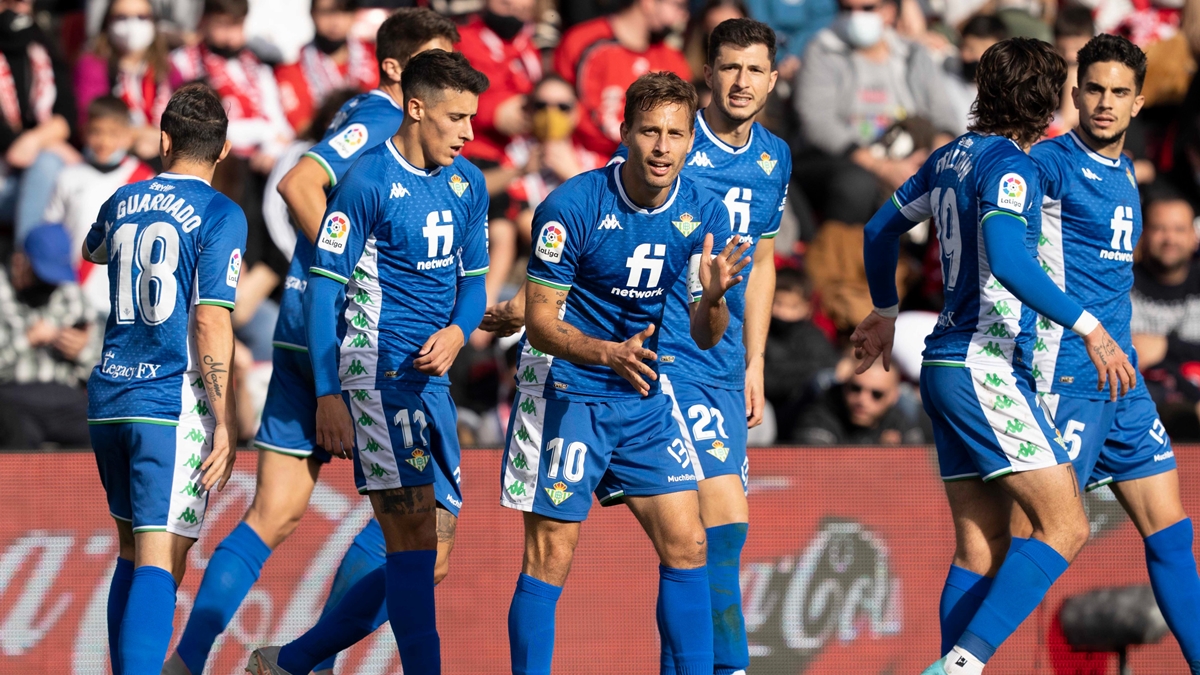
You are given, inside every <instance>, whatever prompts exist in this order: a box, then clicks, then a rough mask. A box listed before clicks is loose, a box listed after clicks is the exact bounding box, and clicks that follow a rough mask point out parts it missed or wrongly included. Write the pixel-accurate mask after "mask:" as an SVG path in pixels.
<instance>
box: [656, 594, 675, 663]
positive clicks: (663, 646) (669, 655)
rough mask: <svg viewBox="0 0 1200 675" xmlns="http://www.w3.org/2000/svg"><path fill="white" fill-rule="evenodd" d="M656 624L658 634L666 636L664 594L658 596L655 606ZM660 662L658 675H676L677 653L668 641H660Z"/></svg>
mask: <svg viewBox="0 0 1200 675" xmlns="http://www.w3.org/2000/svg"><path fill="white" fill-rule="evenodd" d="M654 622H655V623H656V624H657V625H658V634H659V635H666V634H667V631H666V629H665V628H663V599H662V593H659V594H658V602H656V603H655V604H654ZM658 661H659V666H658V675H676V673H675V653H674V652H672V651H671V643H669V642H667V641H666V640H662V639H660V640H659V656H658Z"/></svg>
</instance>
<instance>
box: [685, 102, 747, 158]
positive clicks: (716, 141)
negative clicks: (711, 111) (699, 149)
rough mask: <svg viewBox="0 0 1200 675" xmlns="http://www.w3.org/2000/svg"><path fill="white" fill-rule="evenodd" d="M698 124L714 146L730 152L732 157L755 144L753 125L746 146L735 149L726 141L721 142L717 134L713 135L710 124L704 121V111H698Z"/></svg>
mask: <svg viewBox="0 0 1200 675" xmlns="http://www.w3.org/2000/svg"><path fill="white" fill-rule="evenodd" d="M696 124H698V125H699V126H700V130H701V131H703V132H704V135H705V136H708V140H710V141H712V143H713V145H715V146H717V147H718V148H720V149H722V150H724V151H725V152H728V153H729V154H731V155H740V154H742V153H743V152H745V151H747V150H749V149H750V145H751V144H752V143H754V126H753V125H751V126H750V136H749V137H748V138H747V139H746V144H745V145H743V146H741V147H738V148H735V147H733V146H732V145H730V144H728V143H726V142H725V141H723V140H721V139H720V138H718V137H717V135H716V134H715V133H713V130H712V129H709V128H708V122H706V121H705V120H704V111H703V110H697V111H696Z"/></svg>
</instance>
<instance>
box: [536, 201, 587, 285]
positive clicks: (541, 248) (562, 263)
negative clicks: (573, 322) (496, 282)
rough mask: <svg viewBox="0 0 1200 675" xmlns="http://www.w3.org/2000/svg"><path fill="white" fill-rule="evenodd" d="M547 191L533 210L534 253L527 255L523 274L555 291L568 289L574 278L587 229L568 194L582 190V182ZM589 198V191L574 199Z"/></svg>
mask: <svg viewBox="0 0 1200 675" xmlns="http://www.w3.org/2000/svg"><path fill="white" fill-rule="evenodd" d="M570 187H573V188H575V189H565V188H568V185H564V186H562V187H561V188H560V189H558V190H555V191H554V192H552V193H550V196H549V197H548V198H546V200H545V201H543V202H542V203H541V204H539V205H538V207H537V210H536V211H534V214H533V236H534V240H533V255H531V256H529V267H528V270H527V272H526V275H527V277H528V279H529V281H530V282H532V283H535V284H540V285H542V286H549V287H550V288H553V289H555V290H557V291H569V290H571V285H572V284H573V283H574V281H575V266H576V264H577V263H578V260H579V252H580V251H581V250H582V249H583V244H584V242H583V236H584V234H585V232H586V229H585V227H584V225H583V219H582V217H580V215H579V214H578V212H577V210H576V209H575V208H573V204H572V201H571V199H572V197H571V195H578V194H579V193H581V192H583V190H580V189H579V188H582V187H583V186H582V185H579V184H575V185H573V186H570ZM583 198H590V196H589V195H586V194H585V195H582V196H576V197H574V199H583Z"/></svg>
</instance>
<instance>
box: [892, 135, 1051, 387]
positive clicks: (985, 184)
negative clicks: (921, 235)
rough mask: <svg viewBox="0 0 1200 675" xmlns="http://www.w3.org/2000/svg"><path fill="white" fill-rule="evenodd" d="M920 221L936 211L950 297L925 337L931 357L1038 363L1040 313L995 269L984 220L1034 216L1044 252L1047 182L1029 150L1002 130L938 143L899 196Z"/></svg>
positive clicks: (1033, 241) (1030, 221) (1030, 228)
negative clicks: (1035, 359) (1042, 180)
mask: <svg viewBox="0 0 1200 675" xmlns="http://www.w3.org/2000/svg"><path fill="white" fill-rule="evenodd" d="M892 199H893V201H894V202H895V204H896V206H897V207H898V208H899V209H900V212H901V213H903V214H904V216H905V217H907V218H908V219H909V220H911V221H913V222H920V221H922V220H925V219H927V218H930V217H932V218H933V222H934V225H935V226H936V227H937V236H938V243H939V245H940V248H941V257H942V279H943V282H942V283H943V290H944V294H945V303H944V308H943V309H942V313H941V314H940V315H939V316H938V322H937V327H936V328H934V331H933V333H932V334H931V335H930V336H929V337H927V338H926V339H925V353H924V359H925V363H926V364H931V365H937V364H947V363H949V364H954V365H958V364H962V363H966V364H967V365H971V366H981V367H988V366H992V365H995V364H996V363H997V362H998V361H1000V362H1007V363H1009V364H1010V365H1013V366H1019V367H1021V368H1023V369H1025V370H1026V371H1028V369H1029V368H1030V367H1031V365H1032V355H1031V354H1030V351H1031V349H1032V347H1033V343H1034V336H1033V333H1034V324H1035V323H1036V320H1037V316H1036V314H1035V313H1034V311H1033V310H1031V309H1029V308H1028V307H1025V306H1024V305H1023V303H1021V301H1020V300H1018V299H1017V298H1016V296H1014V295H1013V294H1012V293H1010V292H1009V291H1008V290H1007V289H1005V288H1004V286H1002V285H1001V284H1000V282H999V281H997V280H996V278H995V277H994V276H992V273H991V265H990V264H989V263H988V259H987V253H986V249H985V248H984V244H983V229H982V228H983V223H984V221H986V220H987V219H988V218H989V217H991V216H993V215H996V214H999V213H1006V214H1009V215H1012V216H1015V217H1017V218H1020V219H1021V220H1022V221H1024V222H1025V223H1026V226H1027V227H1026V233H1025V245H1026V249H1027V250H1028V251H1029V255H1030V257H1034V256H1035V255H1036V252H1037V242H1038V235H1039V230H1040V227H1041V205H1042V198H1041V188H1040V184H1039V181H1038V180H1037V169H1036V168H1035V167H1034V165H1033V162H1032V161H1031V160H1030V159H1029V156H1028V155H1026V154H1025V153H1024V152H1022V151H1021V148H1020V147H1019V146H1017V144H1016V143H1014V142H1013V141H1011V140H1009V139H1007V138H1004V137H1002V136H984V135H980V134H976V133H974V132H968V133H966V134H964V135H962V136H960V137H958V139H957V140H955V141H954V142H953V143H950V144H948V145H945V146H943V147H941V148H939V149H938V150H936V151H935V152H934V153H933V154H932V155H930V157H929V159H928V160H926V162H925V164H924V166H922V167H921V170H920V171H918V172H917V174H916V175H915V176H913V177H912V178H910V179H909V180H908V181H907V182H906V183H904V185H902V186H900V189H899V190H897V191H896V194H895V195H893V197H892Z"/></svg>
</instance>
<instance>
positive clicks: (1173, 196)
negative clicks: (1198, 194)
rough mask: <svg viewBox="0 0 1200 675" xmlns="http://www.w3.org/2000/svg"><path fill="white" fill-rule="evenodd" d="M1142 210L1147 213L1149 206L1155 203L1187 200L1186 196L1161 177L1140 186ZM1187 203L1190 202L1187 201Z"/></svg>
mask: <svg viewBox="0 0 1200 675" xmlns="http://www.w3.org/2000/svg"><path fill="white" fill-rule="evenodd" d="M1142 200H1143V203H1142V212H1143V213H1149V212H1150V207H1152V206H1154V205H1156V204H1165V203H1167V202H1187V201H1188V199H1187V197H1184V196H1183V193H1182V192H1180V191H1179V188H1177V187H1175V186H1174V185H1172V184H1171V183H1168V182H1167V181H1165V180H1163V179H1161V178H1160V179H1159V180H1156V181H1154V182H1153V183H1151V184H1150V185H1147V186H1146V187H1144V188H1142ZM1188 203H1189V204H1190V203H1191V202H1188Z"/></svg>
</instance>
